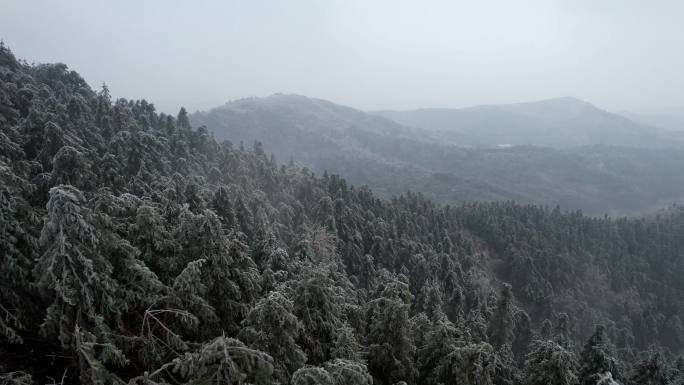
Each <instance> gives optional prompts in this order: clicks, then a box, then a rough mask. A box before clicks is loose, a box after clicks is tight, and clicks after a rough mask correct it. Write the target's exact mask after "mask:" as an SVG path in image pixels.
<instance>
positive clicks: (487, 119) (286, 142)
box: [191, 94, 684, 215]
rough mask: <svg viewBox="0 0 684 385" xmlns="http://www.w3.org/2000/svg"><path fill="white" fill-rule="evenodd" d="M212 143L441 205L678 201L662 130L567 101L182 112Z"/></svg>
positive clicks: (608, 209)
mask: <svg viewBox="0 0 684 385" xmlns="http://www.w3.org/2000/svg"><path fill="white" fill-rule="evenodd" d="M191 121H192V123H193V124H194V125H206V126H207V127H208V128H209V129H210V130H211V131H213V132H214V135H215V136H216V138H217V139H230V140H232V141H233V142H234V144H235V145H237V144H238V142H243V143H244V144H245V145H250V146H251V145H252V143H253V142H254V141H260V142H262V143H263V144H264V146H265V148H266V149H268V151H271V152H273V153H274V155H275V156H276V158H278V159H280V160H284V161H286V160H288V159H294V160H295V161H297V162H301V163H302V164H304V165H306V166H307V167H310V168H311V169H312V170H314V171H317V172H323V171H325V170H327V171H329V172H332V173H338V174H341V175H343V176H345V177H346V178H348V179H349V180H350V181H351V182H353V183H355V184H367V185H369V186H370V187H372V188H373V189H374V190H375V191H377V192H379V193H381V194H385V195H391V194H397V193H401V192H404V191H406V190H413V191H419V192H422V193H423V194H425V195H426V196H428V197H430V198H432V199H435V200H437V201H440V202H443V203H460V202H464V201H474V200H477V201H491V200H508V199H512V200H516V201H520V202H526V203H539V204H546V205H560V206H561V207H563V208H565V209H582V210H584V211H585V212H587V213H590V214H596V215H600V214H604V213H609V214H642V213H647V212H652V211H654V210H656V209H658V208H661V207H665V206H669V205H670V204H672V203H675V202H680V201H682V198H683V197H684V170H682V168H681V167H679V166H678V165H681V164H684V152H682V151H680V150H679V149H678V146H679V140H678V139H677V138H678V136H677V135H676V134H673V133H672V132H671V131H668V130H665V129H661V128H656V127H654V126H650V125H646V124H642V123H637V122H635V121H633V120H631V119H629V118H627V117H625V116H622V115H618V114H612V113H609V112H607V111H604V110H601V109H599V108H597V107H595V106H593V105H591V104H590V103H587V102H583V101H580V100H578V99H575V98H569V97H566V98H558V99H551V100H544V101H540V102H532V103H519V104H510V105H489V106H481V107H472V108H466V109H422V110H414V111H380V112H374V113H367V112H363V111H359V110H356V109H353V108H349V107H345V106H341V105H337V104H334V103H331V102H328V101H325V100H320V99H313V98H307V97H304V96H298V95H282V94H277V95H272V96H268V97H264V98H249V99H241V100H237V101H233V102H229V103H226V104H225V105H223V106H220V107H217V108H214V109H211V110H209V111H204V112H198V113H195V114H193V115H191Z"/></svg>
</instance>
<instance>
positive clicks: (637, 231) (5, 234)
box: [0, 46, 684, 385]
mask: <svg viewBox="0 0 684 385" xmlns="http://www.w3.org/2000/svg"><path fill="white" fill-rule="evenodd" d="M0 133H1V135H0V252H1V255H0V256H1V260H0V373H1V374H0V382H1V383H3V384H32V383H36V384H45V383H61V384H75V383H81V384H121V383H129V384H204V383H207V384H208V383H224V384H227V383H231V384H273V383H282V384H288V383H289V384H296V385H302V384H329V385H332V384H335V385H342V384H371V383H372V384H380V385H389V384H398V383H407V384H459V385H461V384H473V385H488V384H496V385H500V384H507V385H510V384H525V385H542V384H583V385H585V384H587V385H588V384H598V383H600V384H615V383H616V382H615V381H617V382H619V383H621V384H681V383H682V381H684V360H682V359H678V358H677V357H678V356H677V355H678V354H680V353H681V351H682V346H683V343H684V329H683V326H682V321H681V318H682V316H684V313H683V312H684V303H683V301H682V298H684V281H683V280H682V279H681V277H682V274H684V258H683V256H682V253H683V250H684V237H683V236H682V234H684V212H683V211H682V210H680V209H673V210H671V211H670V212H668V213H667V214H663V215H662V216H659V217H654V218H650V219H610V218H590V217H585V216H583V215H582V214H580V213H578V212H561V211H560V210H559V209H553V210H550V209H546V208H542V207H536V206H525V205H518V204H515V203H511V202H501V203H473V204H466V205H461V206H440V205H436V204H434V203H432V202H431V201H429V200H427V199H425V198H424V197H423V196H422V195H420V194H415V193H407V194H404V195H401V196H398V197H394V198H392V199H380V198H378V197H376V196H375V195H374V194H373V193H372V192H371V191H370V190H369V189H368V188H366V187H355V186H351V185H349V184H348V183H347V182H345V180H344V179H342V178H341V177H339V176H336V175H330V174H327V173H324V174H323V175H320V176H315V175H314V174H313V173H312V172H311V171H310V170H308V169H306V168H299V167H297V166H295V165H289V166H288V165H278V164H276V162H275V161H274V160H273V159H271V158H269V156H268V155H267V149H264V147H263V146H262V145H261V144H260V143H255V144H254V145H253V146H252V148H251V149H249V150H247V149H244V148H242V147H235V146H233V145H232V144H231V143H230V142H222V143H218V142H217V141H215V140H214V139H213V138H212V136H211V135H210V134H209V133H208V131H207V129H206V128H205V127H198V128H196V129H195V128H193V127H191V126H190V124H189V121H188V117H187V114H186V112H185V110H183V109H182V110H181V111H180V112H179V114H178V116H177V117H173V116H169V115H165V114H158V113H156V112H155V109H154V106H153V105H152V104H150V103H148V102H146V101H143V100H140V101H129V100H125V99H118V100H111V98H110V96H109V93H108V91H107V88H106V87H103V88H102V89H101V90H100V91H97V92H96V91H93V90H92V89H91V88H90V87H89V86H88V85H87V83H86V82H85V81H84V80H83V79H82V78H81V77H80V76H79V75H78V74H77V73H76V72H73V71H69V70H68V69H67V67H66V66H65V65H63V64H41V65H35V66H32V65H28V64H26V63H22V62H19V61H17V60H16V59H15V58H14V56H13V55H12V53H11V52H10V51H9V50H8V49H7V48H5V47H2V46H0Z"/></svg>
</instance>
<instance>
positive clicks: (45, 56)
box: [0, 0, 684, 113]
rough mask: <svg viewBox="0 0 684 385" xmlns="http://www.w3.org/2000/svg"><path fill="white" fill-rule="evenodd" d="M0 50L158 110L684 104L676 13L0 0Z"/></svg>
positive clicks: (681, 21) (386, 3)
mask: <svg viewBox="0 0 684 385" xmlns="http://www.w3.org/2000/svg"><path fill="white" fill-rule="evenodd" d="M0 9H1V11H0V37H1V38H2V39H4V40H5V43H6V44H7V45H9V46H10V47H11V48H12V49H13V50H14V52H15V54H16V55H17V56H18V57H20V58H24V59H26V60H28V61H29V62H54V61H61V62H64V63H66V64H67V65H69V67H70V68H72V69H75V70H76V71H78V72H79V73H80V74H81V75H82V76H83V77H84V78H85V79H86V80H87V81H88V82H89V83H90V84H91V85H93V86H95V87H99V85H100V84H101V83H102V82H106V83H107V84H108V85H109V86H110V89H111V90H112V93H113V94H114V95H115V96H122V97H127V98H135V99H137V98H145V99H147V100H149V101H151V102H154V103H155V105H156V106H157V108H158V109H159V110H161V111H167V112H174V113H175V112H176V111H177V109H178V107H179V106H180V105H184V106H186V107H187V108H188V109H189V110H195V109H206V108H209V107H213V106H216V105H219V104H222V103H224V102H225V101H228V100H232V99H238V98H242V97H247V96H264V95H269V94H272V93H275V92H283V93H298V94H304V95H307V96H314V97H320V98H324V99H329V100H331V101H334V102H338V103H341V104H347V105H350V106H354V107H357V108H362V109H409V108H419V107H462V106H469V105H476V104H487V103H507V102H518V101H528V100H535V99H543V98H550V97H556V96H568V95H572V96H576V97H579V98H581V99H585V100H587V101H590V102H593V103H594V104H596V105H598V106H601V107H604V108H607V109H609V110H622V109H629V110H633V111H636V112H657V111H660V110H663V109H668V108H669V109H672V108H673V107H677V106H684V1H678V0H672V1H666V0H652V1H645V0H643V1H637V0H634V1H632V0H600V1H599V0H567V1H554V0H538V1H535V0H529V1H522V0H521V1H511V0H500V1H489V0H485V1H482V0H477V1H475V0H469V1H455V0H452V1H437V0H434V1H430V0H424V1H401V0H379V1H378V0H373V1H370V0H332V1H323V0H292V1H285V0H280V1H275V0H274V1H260V0H244V1H219V0H216V1H161V0H160V1H141V0H138V1H132V0H126V1H121V0H117V1H94V0H79V1H67V0H62V1H57V0H43V1H37V0H2V5H0Z"/></svg>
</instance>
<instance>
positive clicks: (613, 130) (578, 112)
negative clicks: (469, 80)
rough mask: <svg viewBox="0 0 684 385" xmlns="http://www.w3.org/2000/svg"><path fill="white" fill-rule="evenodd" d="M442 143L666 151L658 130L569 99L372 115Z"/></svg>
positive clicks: (663, 136) (667, 142)
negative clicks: (600, 146) (417, 129)
mask: <svg viewBox="0 0 684 385" xmlns="http://www.w3.org/2000/svg"><path fill="white" fill-rule="evenodd" d="M375 114H377V115H379V116H383V117H386V118H389V119H392V120H394V121H396V122H398V123H400V124H403V125H407V126H412V127H420V128H423V129H426V130H428V131H430V132H431V133H432V135H436V136H437V137H438V138H440V139H441V140H443V141H446V142H449V143H452V144H456V145H461V146H476V147H494V146H502V145H522V144H532V145H539V146H549V147H556V148H567V147H573V146H584V145H594V144H604V145H619V146H635V147H662V146H671V145H672V144H673V143H672V141H671V138H670V137H669V136H668V135H667V133H666V132H664V130H661V129H659V128H655V127H652V126H648V125H643V124H639V123H636V122H634V121H632V120H630V119H628V118H627V117H624V116H621V115H617V114H613V113H610V112H607V111H604V110H602V109H599V108H597V107H595V106H593V105H592V104H590V103H587V102H584V101H581V100H579V99H576V98H573V97H564V98H557V99H549V100H542V101H538V102H529V103H516V104H501V105H486V106H478V107H471V108H463V109H445V108H429V109H420V110H411V111H377V112H375Z"/></svg>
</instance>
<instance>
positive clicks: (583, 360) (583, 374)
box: [579, 325, 621, 385]
mask: <svg viewBox="0 0 684 385" xmlns="http://www.w3.org/2000/svg"><path fill="white" fill-rule="evenodd" d="M618 365H619V363H618V360H617V358H615V354H614V352H613V349H612V346H611V344H610V341H609V340H608V336H607V335H606V329H605V327H604V326H603V325H598V326H597V327H596V329H595V331H594V334H592V336H591V337H589V340H588V341H587V343H586V344H585V345H584V350H583V351H582V354H581V355H580V371H579V379H580V384H581V385H594V384H596V381H597V380H598V378H599V377H600V376H602V375H604V374H605V373H606V372H610V373H611V375H612V377H613V378H615V379H617V380H619V379H620V377H621V376H620V370H619V366H618Z"/></svg>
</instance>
